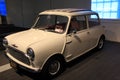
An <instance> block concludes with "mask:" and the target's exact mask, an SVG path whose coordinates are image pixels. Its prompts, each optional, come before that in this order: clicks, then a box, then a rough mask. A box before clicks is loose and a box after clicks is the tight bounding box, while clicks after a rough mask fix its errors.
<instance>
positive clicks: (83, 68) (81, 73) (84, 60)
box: [0, 41, 120, 80]
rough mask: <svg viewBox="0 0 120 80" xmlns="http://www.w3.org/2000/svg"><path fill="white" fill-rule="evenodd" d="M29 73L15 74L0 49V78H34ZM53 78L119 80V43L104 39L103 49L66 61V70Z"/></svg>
mask: <svg viewBox="0 0 120 80" xmlns="http://www.w3.org/2000/svg"><path fill="white" fill-rule="evenodd" d="M28 74H29V75H28ZM30 75H32V76H34V75H33V74H30V73H26V75H19V74H17V73H16V72H15V71H14V70H13V69H12V68H11V67H10V66H9V63H8V60H7V58H6V57H5V55H4V51H3V50H1V51H0V80H34V78H33V77H31V76H30ZM39 80H44V79H39ZM54 80H120V43H116V42H109V41H106V42H105V46H104V48H103V50H101V51H95V50H93V51H90V52H88V53H87V54H85V55H83V56H81V57H79V58H77V59H76V60H74V61H72V62H70V63H68V67H67V69H66V71H64V72H63V73H62V74H61V75H59V76H58V77H56V78H55V79H54Z"/></svg>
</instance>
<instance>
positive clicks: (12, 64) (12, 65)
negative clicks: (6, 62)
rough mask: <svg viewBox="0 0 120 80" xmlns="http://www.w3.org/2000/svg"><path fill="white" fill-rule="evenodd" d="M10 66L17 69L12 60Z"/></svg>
mask: <svg viewBox="0 0 120 80" xmlns="http://www.w3.org/2000/svg"><path fill="white" fill-rule="evenodd" d="M10 66H11V67H12V68H13V69H15V70H16V71H17V64H16V63H15V62H13V61H10Z"/></svg>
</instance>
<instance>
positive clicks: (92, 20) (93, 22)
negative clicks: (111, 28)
mask: <svg viewBox="0 0 120 80" xmlns="http://www.w3.org/2000/svg"><path fill="white" fill-rule="evenodd" d="M88 23H89V27H94V26H97V25H100V20H99V17H98V15H97V14H92V15H88Z"/></svg>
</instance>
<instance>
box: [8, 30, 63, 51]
mask: <svg viewBox="0 0 120 80" xmlns="http://www.w3.org/2000/svg"><path fill="white" fill-rule="evenodd" d="M60 35H61V34H58V33H54V32H48V31H44V30H39V29H30V30H26V31H22V32H18V33H15V34H11V35H9V36H7V37H6V38H7V40H8V45H9V46H12V47H15V48H18V49H19V50H22V51H26V48H28V47H29V46H30V45H32V44H35V43H37V42H39V41H41V43H42V41H45V40H50V39H53V38H58V37H59V36H60Z"/></svg>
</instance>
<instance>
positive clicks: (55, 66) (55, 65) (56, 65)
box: [49, 60, 60, 75]
mask: <svg viewBox="0 0 120 80" xmlns="http://www.w3.org/2000/svg"><path fill="white" fill-rule="evenodd" d="M59 70H60V62H59V61H57V60H56V61H53V62H51V64H50V65H49V73H50V74H51V75H55V74H57V73H58V71H59Z"/></svg>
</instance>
